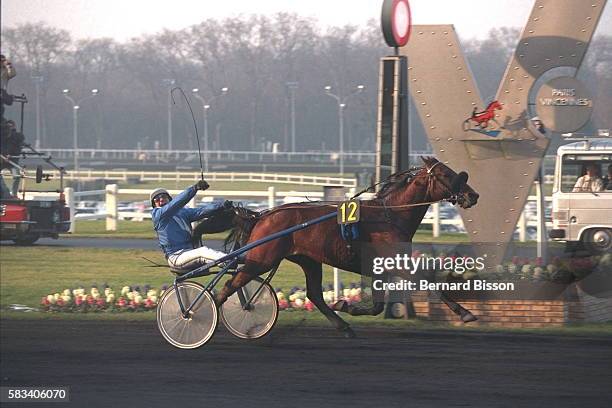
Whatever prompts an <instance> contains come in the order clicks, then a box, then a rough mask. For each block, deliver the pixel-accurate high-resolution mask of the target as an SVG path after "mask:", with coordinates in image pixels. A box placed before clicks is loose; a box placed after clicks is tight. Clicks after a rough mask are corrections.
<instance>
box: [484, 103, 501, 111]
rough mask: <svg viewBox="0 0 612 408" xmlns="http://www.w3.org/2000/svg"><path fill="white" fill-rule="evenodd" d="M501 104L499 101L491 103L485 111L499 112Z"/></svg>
mask: <svg viewBox="0 0 612 408" xmlns="http://www.w3.org/2000/svg"><path fill="white" fill-rule="evenodd" d="M501 109H502V104H501V103H500V102H499V101H493V102H491V103H490V104H489V106H487V109H486V110H501Z"/></svg>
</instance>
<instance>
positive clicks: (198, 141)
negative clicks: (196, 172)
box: [170, 86, 204, 180]
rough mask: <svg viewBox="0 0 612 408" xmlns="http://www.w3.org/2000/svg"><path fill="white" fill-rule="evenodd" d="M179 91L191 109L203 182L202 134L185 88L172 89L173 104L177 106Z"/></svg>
mask: <svg viewBox="0 0 612 408" xmlns="http://www.w3.org/2000/svg"><path fill="white" fill-rule="evenodd" d="M177 89H178V90H179V91H181V94H182V95H183V98H185V102H186V103H187V107H188V108H189V112H190V113H191V119H192V120H193V127H194V129H195V138H196V142H197V144H198V157H199V158H200V177H201V179H202V180H204V166H203V165H202V150H200V134H199V133H198V125H197V124H196V120H195V115H194V114H193V109H191V103H190V102H189V98H187V95H185V92H184V91H183V88H181V87H179V86H177V87H176V88H172V90H171V91H170V97H171V98H172V103H173V104H175V105H176V102H175V101H174V94H173V92H174V91H176V90H177Z"/></svg>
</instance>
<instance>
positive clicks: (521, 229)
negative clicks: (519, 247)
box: [518, 209, 527, 242]
mask: <svg viewBox="0 0 612 408" xmlns="http://www.w3.org/2000/svg"><path fill="white" fill-rule="evenodd" d="M518 233H519V241H521V242H525V241H527V220H526V219H525V209H523V211H522V212H521V216H520V217H519V220H518Z"/></svg>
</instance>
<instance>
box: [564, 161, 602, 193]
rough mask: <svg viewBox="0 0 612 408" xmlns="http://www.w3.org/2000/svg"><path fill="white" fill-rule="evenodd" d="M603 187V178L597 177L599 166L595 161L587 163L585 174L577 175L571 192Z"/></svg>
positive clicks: (585, 191) (587, 191) (592, 190)
mask: <svg viewBox="0 0 612 408" xmlns="http://www.w3.org/2000/svg"><path fill="white" fill-rule="evenodd" d="M603 189H604V184H603V180H602V179H601V178H600V177H599V166H598V165H596V164H595V163H589V164H588V165H587V166H586V174H585V175H584V176H581V177H578V180H576V184H574V188H573V189H572V192H573V193H590V192H597V191H602V190H603Z"/></svg>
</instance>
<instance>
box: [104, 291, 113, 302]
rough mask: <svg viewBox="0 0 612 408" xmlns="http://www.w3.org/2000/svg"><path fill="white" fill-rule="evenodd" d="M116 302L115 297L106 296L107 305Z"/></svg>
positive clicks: (111, 295) (111, 294)
mask: <svg viewBox="0 0 612 408" xmlns="http://www.w3.org/2000/svg"><path fill="white" fill-rule="evenodd" d="M114 301H115V295H114V294H113V293H110V294H108V295H107V296H106V303H113V302H114Z"/></svg>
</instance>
